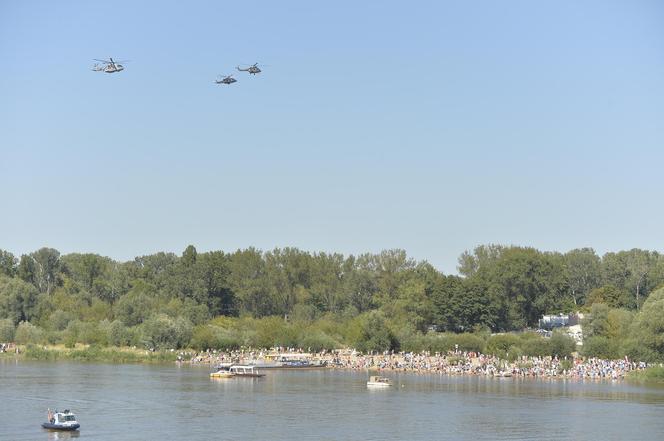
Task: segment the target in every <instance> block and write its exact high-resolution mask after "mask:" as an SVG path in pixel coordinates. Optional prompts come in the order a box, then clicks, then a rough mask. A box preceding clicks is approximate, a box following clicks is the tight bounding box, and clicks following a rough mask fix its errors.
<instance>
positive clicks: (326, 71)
mask: <svg viewBox="0 0 664 441" xmlns="http://www.w3.org/2000/svg"><path fill="white" fill-rule="evenodd" d="M107 57H114V58H116V59H129V60H131V62H129V63H126V65H125V67H126V69H125V71H124V72H121V73H119V74H113V75H109V74H105V73H97V72H92V71H91V70H90V67H91V65H92V59H93V58H107ZM254 62H259V63H262V64H264V65H267V66H265V67H264V71H263V73H261V74H260V75H258V76H256V77H249V76H248V75H247V74H244V73H243V74H240V73H239V72H235V77H236V78H237V79H238V82H237V83H235V84H233V85H231V86H217V85H215V84H213V80H214V79H215V78H216V76H217V75H218V74H230V73H232V72H233V69H234V67H235V66H236V65H237V64H239V63H254ZM663 170H664V2H661V1H657V0H652V1H645V0H643V1H638V0H635V1H610V0H602V1H584V2H578V1H561V0H555V1H537V2H533V1H458V2H443V1H436V2H403V1H398V2H386V1H376V2H355V1H349V2H346V1H335V2H312V1H302V2H291V1H282V2H276V1H264V2H263V1H251V2H242V1H235V2H217V1H209V2H201V1H188V2H181V1H158V2H157V1H155V2H147V1H145V2H143V1H140V2H139V1H112V2H89V1H57V2H55V1H50V0H49V1H18V0H14V1H7V0H0V189H1V193H0V194H1V203H0V248H2V249H5V250H9V251H12V252H13V253H15V254H21V253H25V252H30V251H33V250H35V249H37V248H39V247H41V246H51V247H54V248H57V249H59V250H60V251H61V252H62V253H68V252H97V253H100V254H103V255H107V256H110V257H113V258H116V259H123V260H124V259H130V258H133V257H134V256H136V255H143V254H149V253H152V252H155V251H162V250H163V251H174V252H177V253H180V252H181V251H182V250H183V249H184V248H185V246H186V245H187V244H190V243H191V244H194V245H195V246H196V247H197V248H198V249H199V251H206V250H211V249H221V250H225V251H234V250H235V249H237V248H245V247H249V246H255V247H258V248H261V249H264V250H266V249H271V248H273V247H284V246H296V247H299V248H302V249H305V250H310V251H338V252H342V253H344V254H348V253H360V252H378V251H380V250H381V249H387V248H404V249H406V250H407V251H408V253H409V254H410V255H411V256H413V257H414V258H416V259H418V260H420V259H426V260H428V261H429V262H431V263H432V264H434V265H435V266H436V267H438V268H439V269H441V270H443V271H444V272H446V273H450V272H455V271H456V260H457V257H458V256H459V254H460V253H461V252H463V251H464V250H466V249H470V248H473V247H474V246H476V245H478V244H483V243H502V244H518V245H529V246H535V247H537V248H540V249H544V250H558V251H567V250H569V249H571V248H576V247H584V246H590V247H594V248H595V249H596V250H597V251H598V252H600V253H603V252H606V251H611V250H620V249H629V248H633V247H640V248H647V249H655V250H659V251H664V227H663V225H664V223H663V222H662V219H663V218H664V204H663V203H662V201H663V200H664V172H663Z"/></svg>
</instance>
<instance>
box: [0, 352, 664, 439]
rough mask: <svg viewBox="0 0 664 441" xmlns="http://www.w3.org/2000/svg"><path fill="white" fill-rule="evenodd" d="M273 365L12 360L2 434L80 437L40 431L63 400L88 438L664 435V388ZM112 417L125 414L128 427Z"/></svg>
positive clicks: (0, 391) (1, 381) (1, 376)
mask: <svg viewBox="0 0 664 441" xmlns="http://www.w3.org/2000/svg"><path fill="white" fill-rule="evenodd" d="M266 374H267V375H266V376H265V377H263V378H258V379H256V378H230V379H211V378H210V377H209V369H207V368H202V367H201V368H183V367H177V366H171V365H157V366H155V365H103V364H99V365H92V364H76V363H19V364H13V363H12V364H3V363H1V362H0V403H7V405H8V406H11V408H12V410H13V411H14V412H15V415H16V418H15V421H14V422H15V424H12V426H11V427H4V426H2V425H1V424H0V438H1V439H7V440H13V441H24V440H25V441H27V440H30V441H33V440H35V439H40V438H41V439H44V438H46V439H47V440H49V441H50V440H67V439H72V438H77V437H78V436H79V433H78V432H71V433H68V432H45V431H44V433H43V434H40V433H39V431H40V430H42V429H41V427H39V422H40V421H41V420H42V419H43V412H44V411H45V409H46V408H47V407H48V405H49V404H52V403H58V406H60V407H68V408H70V409H72V410H73V411H75V412H76V413H77V414H78V415H79V417H80V418H81V420H82V421H83V422H84V432H82V433H83V435H85V436H84V438H87V439H91V440H93V439H98V440H104V441H120V440H122V441H127V440H137V441H138V440H140V441H143V440H146V439H149V440H176V441H177V440H189V439H208V438H209V439H220V440H224V439H228V440H237V439H243V440H247V441H250V440H262V439H270V440H271V441H292V440H294V439H297V440H307V439H309V440H320V439H326V440H342V439H343V440H363V441H364V440H369V439H373V440H385V441H389V440H404V439H408V440H413V441H418V440H429V439H438V438H440V437H438V436H436V434H440V433H445V434H447V435H448V438H449V439H455V440H469V441H481V440H495V439H509V440H530V439H561V438H563V436H562V434H561V433H560V430H561V428H562V427H565V428H568V429H569V430H571V431H573V434H574V436H573V438H574V439H577V440H588V441H590V440H596V439H606V440H612V439H615V440H618V439H621V440H622V439H664V419H662V418H661V415H662V412H663V411H664V388H657V387H644V386H639V385H632V384H629V383H625V382H583V381H569V380H558V381H555V380H554V381H542V380H534V379H520V378H493V379H492V378H483V377H458V376H447V375H435V374H434V375H428V374H427V375H406V374H403V373H389V374H386V376H389V377H390V379H391V380H392V382H393V386H392V387H390V388H385V389H384V390H382V389H375V390H374V389H369V388H367V386H366V382H367V379H368V376H369V375H368V374H367V373H366V372H351V371H335V370H320V371H307V372H305V371H269V372H266ZM44 379H50V381H44ZM108 421H122V424H123V428H124V430H123V431H121V432H119V431H116V430H114V429H113V428H112V427H109V425H108ZM36 422H37V423H36ZM222 428H223V429H222ZM42 436H43V438H42Z"/></svg>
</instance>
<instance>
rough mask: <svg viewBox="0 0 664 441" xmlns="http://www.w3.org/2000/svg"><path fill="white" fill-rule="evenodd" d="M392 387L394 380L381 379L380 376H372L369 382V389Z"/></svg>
mask: <svg viewBox="0 0 664 441" xmlns="http://www.w3.org/2000/svg"><path fill="white" fill-rule="evenodd" d="M390 386H392V380H390V379H389V378H387V377H379V376H378V375H372V376H371V377H369V381H367V387H390Z"/></svg>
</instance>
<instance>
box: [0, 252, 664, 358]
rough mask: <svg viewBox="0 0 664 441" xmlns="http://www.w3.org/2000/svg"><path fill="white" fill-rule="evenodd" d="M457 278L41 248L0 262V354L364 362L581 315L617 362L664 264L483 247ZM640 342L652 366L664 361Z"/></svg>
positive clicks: (386, 256) (392, 262)
mask: <svg viewBox="0 0 664 441" xmlns="http://www.w3.org/2000/svg"><path fill="white" fill-rule="evenodd" d="M458 272H459V275H445V274H443V273H441V272H440V271H438V270H437V269H435V268H434V267H433V266H432V265H430V264H429V263H427V262H426V261H420V262H418V261H415V260H414V259H412V258H410V257H408V255H407V254H406V252H405V251H403V250H386V251H383V252H381V253H379V254H362V255H358V256H352V255H350V256H344V255H342V254H338V253H310V252H306V251H302V250H299V249H296V248H283V249H274V250H271V251H267V252H263V251H260V250H257V249H255V248H247V249H243V250H237V251H235V252H233V253H226V252H223V251H210V252H205V253H198V252H197V250H196V249H195V248H194V247H193V246H188V247H187V248H186V249H185V250H184V251H183V252H182V254H181V255H180V256H178V255H176V254H173V253H164V252H160V253H156V254H152V255H147V256H140V257H136V258H135V259H134V260H132V261H128V262H118V261H115V260H113V259H110V258H108V257H103V256H100V255H97V254H91V253H87V254H79V253H73V254H66V255H61V254H60V253H59V252H58V251H57V250H55V249H52V248H41V249H39V250H37V251H35V252H33V253H29V254H25V255H22V256H20V257H16V256H14V255H13V254H12V253H10V252H8V251H3V250H0V341H9V340H13V339H16V340H17V341H47V342H51V343H65V344H69V345H72V344H74V343H76V342H88V343H90V342H92V343H99V344H109V345H129V344H134V345H144V346H151V347H186V346H190V345H193V346H198V347H205V346H206V345H207V346H208V347H223V346H234V345H243V344H252V345H257V344H261V345H266V346H271V345H274V344H280V343H284V342H287V343H291V344H292V345H302V346H305V347H309V346H313V347H319V346H322V347H328V346H334V345H342V344H354V345H356V346H358V347H362V348H365V349H367V350H372V349H379V348H396V347H405V346H408V345H410V346H411V347H416V346H417V347H419V346H424V347H429V346H431V345H432V344H434V343H435V344H439V343H440V342H439V341H436V342H434V343H432V342H428V343H427V341H428V340H426V338H428V337H427V335H428V334H427V331H428V330H430V329H432V328H433V329H436V330H438V331H441V332H446V333H448V334H446V335H448V336H451V335H452V334H449V333H463V332H470V331H479V330H487V331H488V330H490V331H493V332H505V331H513V330H522V329H524V328H528V327H534V326H536V324H537V321H538V319H539V318H540V317H541V316H542V314H550V313H558V312H570V311H573V310H585V311H588V312H591V310H592V312H593V314H592V316H593V317H599V316H601V314H603V313H604V311H608V312H606V315H607V316H608V315H611V317H613V319H612V321H611V323H615V322H616V320H617V321H618V322H620V323H621V325H620V326H618V325H611V326H613V327H612V328H611V331H606V330H604V329H605V328H602V327H600V326H599V325H598V329H600V330H599V331H597V332H595V331H592V332H591V334H590V336H591V337H595V338H596V339H597V340H594V342H595V343H593V344H596V345H599V344H600V343H602V340H599V339H601V338H606V339H607V341H608V340H611V341H612V342H613V343H612V344H613V345H614V346H613V347H612V348H613V349H612V351H613V352H610V353H612V354H622V353H624V352H625V350H626V349H625V347H626V346H625V345H624V344H623V342H621V343H620V344H618V343H616V341H617V340H616V336H617V335H618V334H619V336H620V338H622V339H624V337H625V336H626V335H628V334H629V335H636V333H637V331H635V330H634V329H633V328H634V326H637V325H638V324H639V323H640V324H641V325H639V326H641V327H646V326H650V325H649V323H650V322H649V321H648V320H644V319H643V318H642V316H644V315H646V314H651V313H650V312H648V311H650V309H652V308H653V307H652V305H651V304H652V303H656V302H650V303H649V301H650V300H651V299H650V296H651V293H653V292H654V291H655V290H656V289H657V288H658V287H659V286H661V285H662V284H664V256H662V255H660V254H658V253H657V252H654V251H647V250H640V249H633V250H629V251H620V252H616V253H606V254H604V255H603V256H599V255H597V253H595V251H594V250H592V249H590V248H583V249H575V250H572V251H569V252H567V253H555V252H543V251H539V250H536V249H534V248H528V247H517V246H500V245H483V246H479V247H477V248H475V249H474V250H472V251H466V252H464V253H463V254H462V255H461V256H460V257H459V266H458ZM603 308H604V309H603ZM616 311H617V312H616ZM615 317H619V319H616V318H615ZM598 323H599V322H598ZM592 326H594V325H592ZM616 329H618V330H617V331H616ZM644 332H645V331H644ZM648 332H651V333H652V332H654V333H657V332H661V330H658V328H656V327H652V329H651V330H650V331H648ZM630 333H632V334H630ZM277 336H278V337H277ZM439 337H440V336H439ZM450 338H452V337H450ZM448 340H449V339H448ZM449 341H451V340H449ZM307 343H308V344H307ZM485 343H486V339H485ZM651 343H652V344H651V346H650V348H651V349H649V350H651V351H652V352H648V354H649V355H651V356H652V355H653V354H658V353H664V348H659V346H658V343H657V342H656V341H654V340H653V341H652V342H651ZM418 345H419V346H418ZM427 345H428V346H427ZM616 345H617V346H616ZM658 348H659V349H658ZM658 351H659V352H658Z"/></svg>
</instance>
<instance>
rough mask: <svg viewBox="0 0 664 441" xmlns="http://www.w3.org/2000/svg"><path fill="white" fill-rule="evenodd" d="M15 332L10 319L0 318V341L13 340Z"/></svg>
mask: <svg viewBox="0 0 664 441" xmlns="http://www.w3.org/2000/svg"><path fill="white" fill-rule="evenodd" d="M15 332H16V328H15V327H14V322H12V321H11V319H1V320H0V343H7V342H10V341H14V334H15Z"/></svg>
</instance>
